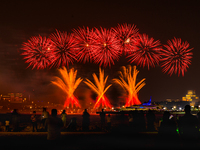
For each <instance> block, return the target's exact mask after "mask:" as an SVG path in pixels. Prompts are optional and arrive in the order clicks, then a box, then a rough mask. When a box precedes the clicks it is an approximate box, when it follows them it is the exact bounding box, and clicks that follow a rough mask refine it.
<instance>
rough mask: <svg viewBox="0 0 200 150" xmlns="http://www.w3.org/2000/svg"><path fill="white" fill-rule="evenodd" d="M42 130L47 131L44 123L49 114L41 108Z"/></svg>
mask: <svg viewBox="0 0 200 150" xmlns="http://www.w3.org/2000/svg"><path fill="white" fill-rule="evenodd" d="M41 117H42V128H43V129H44V130H45V131H47V126H45V121H46V119H47V118H48V117H49V112H48V111H47V110H46V108H43V112H42V115H41Z"/></svg>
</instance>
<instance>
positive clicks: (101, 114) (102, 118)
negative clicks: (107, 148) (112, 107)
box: [100, 109, 106, 129]
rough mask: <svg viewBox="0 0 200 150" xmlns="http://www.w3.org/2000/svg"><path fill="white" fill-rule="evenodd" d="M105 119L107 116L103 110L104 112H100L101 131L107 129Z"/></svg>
mask: <svg viewBox="0 0 200 150" xmlns="http://www.w3.org/2000/svg"><path fill="white" fill-rule="evenodd" d="M105 117H106V114H105V112H104V109H102V111H101V112H100V118H101V129H103V128H104V127H105Z"/></svg>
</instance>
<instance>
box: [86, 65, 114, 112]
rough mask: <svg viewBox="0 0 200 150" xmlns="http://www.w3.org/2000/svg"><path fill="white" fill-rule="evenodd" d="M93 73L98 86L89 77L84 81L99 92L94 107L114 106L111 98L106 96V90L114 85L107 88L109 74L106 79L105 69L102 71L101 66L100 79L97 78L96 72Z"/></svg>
mask: <svg viewBox="0 0 200 150" xmlns="http://www.w3.org/2000/svg"><path fill="white" fill-rule="evenodd" d="M92 75H93V78H94V81H95V83H96V86H95V85H94V84H93V83H92V82H91V81H90V80H88V79H86V81H84V83H85V84H87V85H88V86H89V87H90V88H91V89H92V90H93V91H94V92H96V93H97V94H98V96H97V101H96V103H95V105H94V107H93V108H94V109H96V108H99V107H100V105H101V106H102V108H104V107H107V108H112V106H111V104H110V103H109V100H108V99H107V97H106V96H105V92H106V91H107V90H108V88H109V87H110V86H111V85H112V84H110V85H108V86H107V87H106V88H105V85H106V82H107V79H108V76H107V77H106V78H105V80H104V71H101V68H99V79H98V78H97V76H96V74H95V73H93V74H92Z"/></svg>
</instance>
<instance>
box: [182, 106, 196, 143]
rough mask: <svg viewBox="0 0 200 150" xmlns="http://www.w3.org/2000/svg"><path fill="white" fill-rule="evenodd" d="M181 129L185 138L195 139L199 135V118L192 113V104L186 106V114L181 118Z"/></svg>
mask: <svg viewBox="0 0 200 150" xmlns="http://www.w3.org/2000/svg"><path fill="white" fill-rule="evenodd" d="M179 120H180V121H179V129H180V130H179V131H180V135H181V137H182V138H183V139H189V138H192V139H193V140H195V139H196V138H197V135H198V119H197V117H196V116H193V115H192V114H191V108H190V105H186V106H185V115H184V116H182V117H180V119H179Z"/></svg>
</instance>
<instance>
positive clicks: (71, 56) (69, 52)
mask: <svg viewBox="0 0 200 150" xmlns="http://www.w3.org/2000/svg"><path fill="white" fill-rule="evenodd" d="M50 39H51V40H52V42H53V45H54V47H55V49H54V51H53V53H54V59H53V62H52V64H51V66H57V67H60V66H65V65H67V66H68V65H69V63H73V61H74V60H76V57H75V56H76V54H75V48H74V47H75V45H76V44H75V39H74V37H73V34H67V32H60V31H58V30H56V33H53V34H51V36H50Z"/></svg>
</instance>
